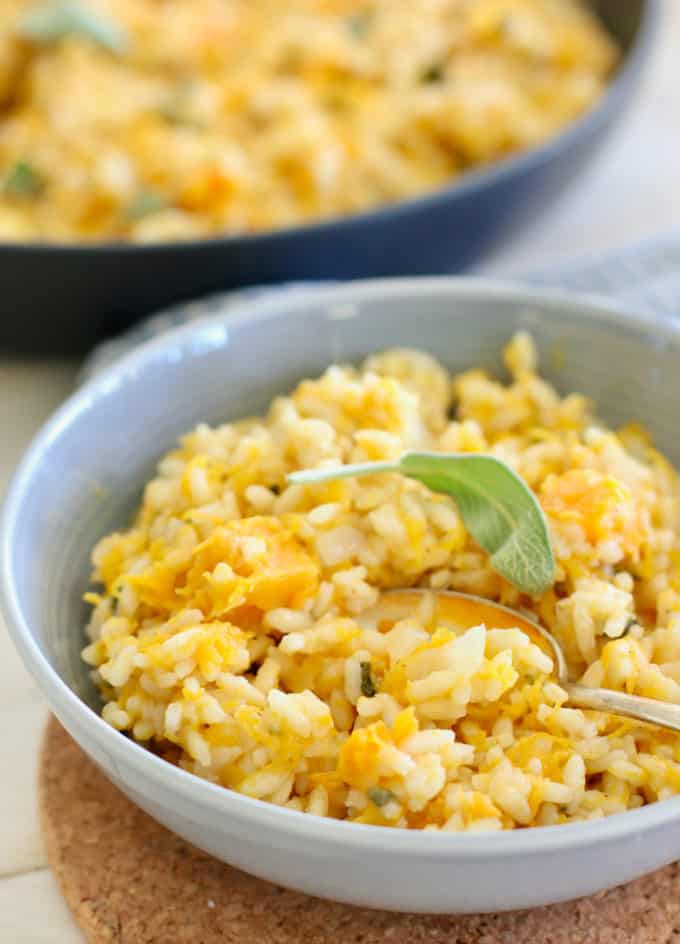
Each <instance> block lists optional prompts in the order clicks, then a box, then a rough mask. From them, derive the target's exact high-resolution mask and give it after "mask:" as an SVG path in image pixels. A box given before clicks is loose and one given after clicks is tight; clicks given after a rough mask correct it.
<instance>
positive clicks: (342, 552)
mask: <svg viewBox="0 0 680 944" xmlns="http://www.w3.org/2000/svg"><path fill="white" fill-rule="evenodd" d="M505 362H506V365H507V368H508V371H509V375H510V379H509V381H508V382H507V383H506V382H501V381H499V380H496V379H494V378H492V377H490V376H488V375H487V374H485V373H484V372H483V371H481V370H477V369H471V370H468V371H466V372H465V373H462V374H459V375H458V376H455V377H451V376H450V375H449V374H448V373H447V371H446V370H445V369H444V368H443V367H442V366H441V365H440V364H438V363H437V362H436V361H435V360H433V359H432V358H431V357H430V356H429V355H426V354H424V353H420V352H417V351H408V350H392V351H388V352H385V353H382V354H378V355H375V356H372V357H369V358H368V359H367V360H366V361H365V362H364V363H363V364H362V365H361V367H359V368H358V369H355V368H352V367H343V366H333V367H330V368H329V369H328V370H327V371H326V372H325V373H324V374H323V376H321V377H320V378H318V379H314V380H311V379H310V380H304V381H303V382H302V383H300V384H299V385H298V386H297V388H296V389H295V390H294V391H293V392H292V393H291V394H290V395H289V396H282V397H280V398H278V399H276V400H275V401H274V402H273V403H272V405H271V407H270V409H269V411H268V413H267V415H266V416H265V417H263V418H253V419H246V420H242V421H238V422H233V423H227V424H226V425H223V426H220V427H217V428H209V427H208V426H204V425H203V426H198V427H197V428H196V429H195V430H194V431H193V432H190V433H188V434H187V435H186V436H185V437H184V438H183V439H182V440H181V442H180V443H179V445H178V446H177V447H176V448H175V449H173V450H172V451H171V452H169V453H168V454H167V456H165V457H164V458H163V459H162V460H161V461H160V463H159V466H158V471H157V474H156V476H155V478H153V479H152V480H151V481H150V482H149V483H148V484H147V486H146V488H145V491H144V497H143V500H142V503H141V506H140V508H139V511H138V513H137V515H136V517H135V519H134V523H133V524H132V526H131V527H130V528H128V529H127V530H124V531H122V532H120V533H116V534H112V535H109V536H108V537H105V538H104V539H103V540H102V541H101V542H100V543H99V544H98V546H97V547H96V549H95V551H94V555H93V560H94V579H95V580H96V581H97V582H99V583H100V584H102V585H103V589H101V590H100V591H99V592H93V593H90V594H88V597H87V599H88V600H89V602H90V603H91V604H92V606H93V613H92V618H91V620H90V624H89V627H88V634H89V637H90V643H89V644H88V646H87V647H86V648H85V650H84V652H83V657H84V658H85V660H86V662H88V663H89V664H90V665H91V666H93V667H94V677H95V679H96V681H97V683H98V685H99V686H100V688H101V693H102V697H103V702H104V707H103V717H104V718H105V720H106V721H107V722H108V723H109V724H111V725H112V726H113V727H115V728H117V729H119V730H120V731H124V732H127V733H129V735H130V736H132V737H133V738H135V739H136V740H137V741H139V742H141V743H143V744H146V745H148V746H149V748H150V749H152V750H153V751H155V752H157V753H159V754H160V755H161V756H162V757H165V758H166V759H167V760H169V761H171V762H173V763H176V764H179V765H180V766H181V767H183V768H184V769H186V770H188V771H191V772H193V773H194V774H196V775H198V776H199V777H203V778H205V779H207V780H210V781H212V782H214V783H216V784H221V785H223V786H224V787H226V788H229V789H231V790H236V791H239V792H240V793H243V794H245V795H247V796H249V797H256V798H259V799H262V800H266V801H268V802H271V803H275V804H279V805H281V806H284V807H287V808H288V809H293V810H300V811H304V812H308V813H313V814H316V815H318V816H330V817H335V818H339V819H346V820H349V821H352V822H356V823H371V824H380V825H385V826H397V827H409V828H425V829H441V830H453V831H459V830H474V831H488V830H500V829H512V828H515V827H525V826H544V825H551V824H555V823H564V822H569V821H573V820H584V819H593V818H597V817H600V816H604V815H606V814H609V813H615V812H618V811H622V810H628V809H632V808H634V807H638V806H641V805H643V804H645V803H649V802H652V801H654V800H659V799H663V798H665V797H668V796H670V795H672V794H675V793H677V792H679V791H680V740H679V739H678V737H677V736H676V735H673V734H670V733H668V732H664V731H662V730H660V729H657V728H654V727H649V726H646V725H643V724H640V723H636V722H633V721H628V720H622V719H621V718H615V717H613V716H609V715H607V714H599V713H595V712H589V711H581V710H577V709H574V708H569V707H566V706H565V700H566V694H565V692H564V691H563V690H562V689H561V688H560V687H559V685H558V684H557V683H556V681H555V678H554V675H553V672H552V668H553V667H552V663H551V660H550V658H549V657H548V655H547V654H546V652H545V651H543V650H542V649H540V648H538V647H537V646H536V645H535V644H534V642H533V641H532V640H531V639H530V638H529V637H528V636H527V635H526V634H525V633H524V632H522V631H521V630H520V629H518V628H513V627H512V626H510V627H508V625H507V623H505V624H504V625H503V626H497V625H493V624H491V625H484V624H482V625H479V626H473V627H472V628H470V629H468V630H465V631H463V632H457V631H456V629H455V627H452V626H450V625H448V626H447V625H438V624H437V622H436V620H434V619H433V617H432V611H431V610H429V611H428V609H427V607H421V608H420V609H418V608H416V609H414V611H413V612H412V613H411V614H409V615H407V617H406V618H404V619H400V620H399V621H397V622H394V621H392V622H390V621H389V620H385V619H381V618H380V617H379V613H380V610H379V608H378V610H376V606H377V605H378V602H379V597H380V594H381V593H382V592H383V591H385V590H388V589H390V588H395V587H407V586H417V587H429V588H449V589H456V590H462V591H466V592H469V593H473V594H478V595H481V596H483V597H486V598H488V599H491V600H495V601H501V602H503V603H505V604H508V605H509V606H511V607H515V608H517V607H521V608H524V609H525V610H527V611H528V612H530V613H533V614H534V615H535V617H536V618H538V620H539V621H541V622H542V623H543V624H544V625H545V626H546V627H548V628H549V629H550V630H551V631H552V632H553V633H554V635H555V636H556V637H557V638H558V639H559V641H560V642H561V644H562V646H563V647H564V649H565V652H566V654H567V658H568V662H569V668H570V672H571V675H572V677H573V678H574V679H582V680H583V681H584V682H585V683H587V684H590V685H595V686H604V687H609V688H613V689H619V690H623V691H626V692H632V693H637V694H641V695H646V696H650V697H652V698H658V699H663V700H666V701H672V702H679V703H680V553H679V551H680V547H679V545H678V536H677V524H678V520H677V519H678V494H679V492H678V478H677V476H676V473H675V471H674V469H673V468H672V467H671V466H670V464H669V463H668V461H667V460H666V459H664V458H663V456H661V455H660V454H659V453H658V452H656V451H655V450H654V448H653V447H652V445H651V444H650V442H649V440H648V438H647V437H646V435H645V433H644V432H643V431H642V430H641V429H639V428H637V427H634V426H630V427H626V428H624V429H621V430H618V431H612V430H610V429H607V428H606V426H604V425H603V424H602V423H601V422H600V421H599V420H598V419H597V418H596V415H595V414H594V412H593V408H592V405H591V404H590V403H589V402H588V400H587V399H586V398H585V397H583V396H581V395H580V394H578V393H571V394H569V395H567V396H565V397H561V396H559V395H558V394H557V393H556V391H555V390H554V389H553V388H552V387H551V386H550V385H548V384H547V383H546V382H544V381H543V380H541V379H540V378H539V377H538V376H537V374H536V372H535V351H534V347H533V344H532V341H531V339H530V338H529V337H528V336H526V335H523V334H520V335H517V336H516V337H515V338H514V339H513V340H512V342H511V343H510V344H509V346H508V347H507V349H506V351H505ZM406 449H428V450H442V451H447V452H456V451H462V452H484V453H489V454H492V455H494V456H497V457H499V458H501V459H502V460H504V461H505V462H506V463H508V464H509V465H510V466H511V467H512V468H514V469H515V470H516V471H517V472H518V473H519V474H520V475H521V476H522V477H523V479H524V481H525V482H526V483H527V485H528V486H529V487H530V488H531V489H532V490H533V492H534V493H535V495H536V496H537V498H538V500H539V501H540V503H541V505H542V507H543V509H544V511H545V514H546V517H547V521H548V524H549V529H550V535H551V543H552V546H553V551H554V556H555V559H556V575H555V583H554V585H553V586H552V587H551V588H550V589H549V590H548V591H547V592H545V593H544V594H542V595H541V596H539V597H534V598H532V597H530V596H527V595H525V594H522V593H520V591H518V590H517V589H515V588H514V587H513V586H511V585H510V584H509V583H507V582H505V581H504V580H503V579H502V578H501V577H500V576H499V575H498V574H497V573H495V572H494V571H493V570H492V569H491V568H490V566H489V561H488V558H487V556H486V555H485V553H484V552H482V551H481V550H480V548H479V547H478V546H477V545H475V543H474V542H473V540H472V539H471V538H470V536H469V535H468V533H466V530H465V527H464V526H463V524H462V521H461V518H460V516H459V514H458V511H457V509H456V506H455V504H454V503H453V501H452V500H451V499H449V498H448V497H447V496H445V495H441V494H435V493H433V492H431V491H429V490H428V489H427V488H426V487H425V486H423V485H421V484H420V483H418V482H416V481H413V480H411V479H407V478H405V477H403V476H400V475H398V474H394V473H392V474H376V475H374V476H370V477H368V478H355V479H352V478H348V479H343V480H341V481H335V482H332V483H328V484H323V485H319V484H317V485H299V484H297V485H287V484H286V481H287V480H286V475H287V474H288V473H290V472H291V471H293V470H297V469H300V468H310V467H312V468H314V467H317V468H323V467H330V466H333V465H338V464H340V463H347V462H362V461H367V460H374V459H392V458H395V457H398V456H399V455H400V454H401V453H402V452H403V451H404V450H406ZM376 613H378V616H377V617H376Z"/></svg>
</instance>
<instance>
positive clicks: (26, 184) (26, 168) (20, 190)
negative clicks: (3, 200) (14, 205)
mask: <svg viewBox="0 0 680 944" xmlns="http://www.w3.org/2000/svg"><path fill="white" fill-rule="evenodd" d="M44 186H45V182H44V180H43V179H42V177H41V176H40V174H39V173H38V172H37V170H35V168H34V167H32V166H31V165H30V164H29V163H28V162H27V161H17V162H16V164H15V165H14V166H13V167H11V168H10V170H9V173H8V174H7V176H6V177H5V180H4V182H3V186H2V189H3V190H4V191H5V193H6V194H8V195H9V196H11V197H37V196H38V194H39V193H40V192H41V191H42V190H43V188H44Z"/></svg>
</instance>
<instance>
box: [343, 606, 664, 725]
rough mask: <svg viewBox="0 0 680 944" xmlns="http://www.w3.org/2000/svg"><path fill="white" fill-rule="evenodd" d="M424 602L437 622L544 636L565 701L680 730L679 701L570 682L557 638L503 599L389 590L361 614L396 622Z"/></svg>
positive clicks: (374, 620) (377, 620)
mask: <svg viewBox="0 0 680 944" xmlns="http://www.w3.org/2000/svg"><path fill="white" fill-rule="evenodd" d="M421 607H422V608H423V609H422V610H421V612H427V613H428V614H429V615H430V617H431V619H432V620H433V621H434V622H440V623H443V624H445V625H450V626H455V627H456V628H457V629H462V630H464V629H470V628H471V627H473V626H479V625H480V623H484V624H485V625H486V626H488V627H489V628H493V629H511V628H517V629H521V630H523V631H524V632H525V633H526V634H527V635H528V636H529V637H530V638H532V637H533V639H534V641H535V639H536V637H537V636H538V637H540V639H541V640H542V641H543V642H544V643H545V644H547V647H548V648H549V650H550V653H551V655H552V657H553V662H554V666H555V674H556V676H557V681H558V683H559V685H560V686H561V688H563V689H564V690H565V692H566V693H567V695H568V701H567V704H569V705H570V706H571V707H573V708H588V709H592V710H593V711H606V712H608V713H609V714H612V715H622V716H623V717H624V718H635V719H636V720H637V721H646V722H647V723H648V724H656V725H659V726H660V727H662V728H669V729H670V730H671V731H680V705H672V704H668V703H667V702H663V701H658V700H657V699H655V698H643V697H641V696H639V695H626V694H625V693H624V692H616V691H611V690H609V689H606V688H588V687H587V686H585V685H579V684H578V683H574V682H570V681H569V676H568V671H567V662H566V659H565V658H564V653H563V652H562V648H561V646H560V644H559V643H558V642H557V640H556V639H555V638H554V637H553V636H552V635H551V634H550V633H549V632H548V630H547V629H545V628H544V627H543V626H541V625H539V624H538V623H536V622H534V621H533V620H532V619H529V618H528V617H526V616H524V615H523V614H522V613H518V612H517V610H511V609H510V608H509V607H507V606H502V605H501V604H500V603H493V602H492V601H490V600H484V599H483V598H481V597H476V596H472V595H471V594H467V593H458V592H457V591H455V590H426V589H422V590H421V589H417V588H412V589H403V590H389V591H387V592H386V593H384V594H383V595H382V597H381V598H380V602H379V603H378V604H377V605H376V606H375V607H372V608H371V609H370V610H369V611H368V612H366V613H365V614H363V616H362V618H361V622H362V623H364V624H365V623H366V622H367V621H368V622H370V623H372V624H373V625H375V624H377V623H380V622H381V621H389V622H397V620H401V619H406V618H408V617H413V616H414V614H415V612H416V611H418V610H419V609H421Z"/></svg>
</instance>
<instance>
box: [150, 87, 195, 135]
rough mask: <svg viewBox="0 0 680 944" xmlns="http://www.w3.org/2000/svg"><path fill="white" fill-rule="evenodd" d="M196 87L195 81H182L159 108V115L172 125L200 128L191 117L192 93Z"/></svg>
mask: <svg viewBox="0 0 680 944" xmlns="http://www.w3.org/2000/svg"><path fill="white" fill-rule="evenodd" d="M195 86H196V82H195V80H194V79H190V78H185V79H180V80H179V81H178V82H177V84H176V85H175V87H174V89H173V91H172V92H171V93H170V94H169V95H168V97H167V98H165V99H164V100H163V101H162V102H161V103H160V105H159V106H158V114H159V115H161V117H162V118H164V119H165V120H166V121H167V122H168V124H171V125H186V126H195V127H200V124H199V122H197V121H196V120H195V119H194V118H193V117H192V115H191V93H192V91H193V89H194V88H195Z"/></svg>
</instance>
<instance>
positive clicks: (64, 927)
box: [0, 870, 170, 944]
mask: <svg viewBox="0 0 680 944" xmlns="http://www.w3.org/2000/svg"><path fill="white" fill-rule="evenodd" d="M0 941H2V942H3V944H85V938H84V937H83V935H82V934H81V933H80V931H79V930H78V929H77V928H76V926H75V925H74V923H73V920H72V918H71V916H70V914H69V913H68V910H67V908H66V905H65V904H64V902H63V900H62V898H61V895H60V894H59V890H58V889H57V885H56V882H55V880H54V879H53V878H52V874H51V873H50V872H49V871H47V870H42V871H40V872H30V873H28V874H27V875H21V876H18V877H16V878H10V879H5V880H4V881H3V882H0ZM168 944H170V942H168Z"/></svg>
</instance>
